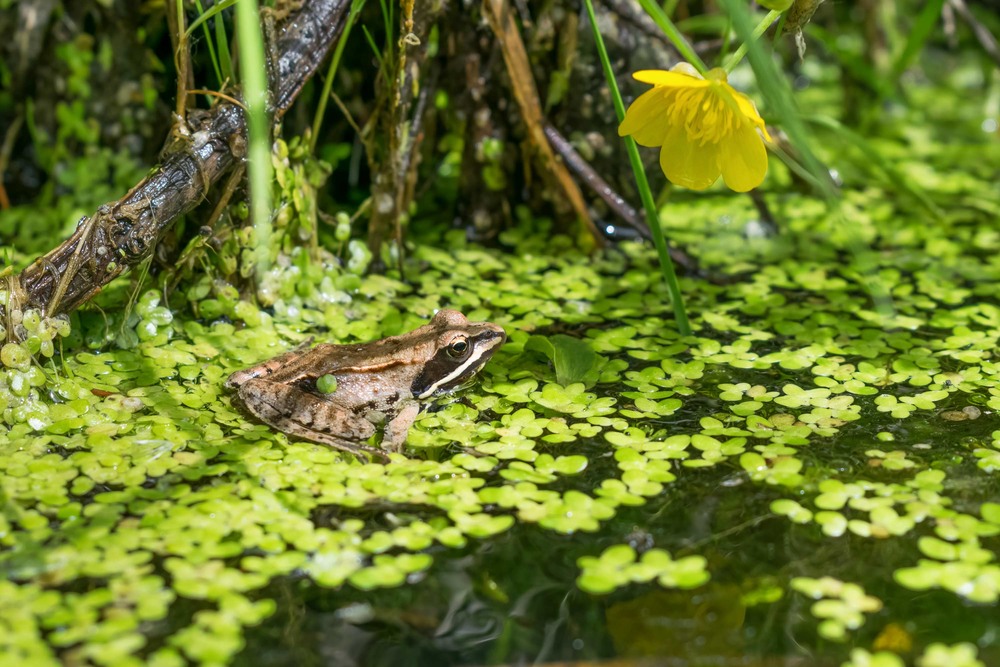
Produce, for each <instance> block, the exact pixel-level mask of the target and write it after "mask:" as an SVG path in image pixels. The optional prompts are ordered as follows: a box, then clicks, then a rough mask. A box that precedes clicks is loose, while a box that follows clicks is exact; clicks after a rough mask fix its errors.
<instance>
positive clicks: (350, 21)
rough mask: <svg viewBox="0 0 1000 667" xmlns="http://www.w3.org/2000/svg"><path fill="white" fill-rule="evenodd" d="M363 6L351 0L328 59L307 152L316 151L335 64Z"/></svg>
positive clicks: (361, 0) (361, 3) (361, 1)
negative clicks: (347, 14) (335, 43)
mask: <svg viewBox="0 0 1000 667" xmlns="http://www.w3.org/2000/svg"><path fill="white" fill-rule="evenodd" d="M364 6H365V0H353V2H351V13H350V16H348V17H347V25H345V26H344V32H343V34H341V35H340V39H339V40H338V41H337V46H336V47H335V48H334V51H333V58H331V59H330V68H329V69H328V70H327V72H326V81H324V82H323V93H322V94H321V95H320V96H319V104H317V105H316V113H315V114H314V115H313V122H312V136H311V137H310V138H309V152H310V153H314V152H315V151H316V141H317V139H318V138H319V130H320V128H321V127H322V126H323V116H324V115H325V114H326V102H327V100H329V99H330V90H331V88H332V87H333V79H334V76H336V74H337V66H338V65H340V57H341V55H342V54H343V53H344V46H345V45H346V44H347V38H348V37H349V36H350V34H351V26H353V25H354V22H355V21H356V20H357V17H358V13H359V12H360V11H361V9H362V8H363V7H364Z"/></svg>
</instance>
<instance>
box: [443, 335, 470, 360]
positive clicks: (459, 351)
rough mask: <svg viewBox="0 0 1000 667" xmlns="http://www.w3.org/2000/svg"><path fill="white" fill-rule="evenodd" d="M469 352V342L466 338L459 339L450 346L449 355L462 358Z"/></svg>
mask: <svg viewBox="0 0 1000 667" xmlns="http://www.w3.org/2000/svg"><path fill="white" fill-rule="evenodd" d="M468 351H469V342H468V341H467V340H465V339H464V338H459V339H457V340H455V341H453V342H452V344H451V345H449V346H448V354H450V355H451V356H453V357H460V356H462V355H463V354H465V353H466V352H468Z"/></svg>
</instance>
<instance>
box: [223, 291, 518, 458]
mask: <svg viewBox="0 0 1000 667" xmlns="http://www.w3.org/2000/svg"><path fill="white" fill-rule="evenodd" d="M506 340H507V335H506V333H505V332H504V330H503V328H502V327H500V326H498V325H496V324H493V323H492V322H470V321H469V320H468V319H467V318H466V317H465V315H463V314H462V313H461V312H459V311H457V310H452V309H447V308H446V309H442V310H439V311H438V312H437V313H436V314H435V315H434V316H433V318H432V319H431V320H430V322H428V323H427V324H425V325H423V326H421V327H418V328H417V329H414V330H413V331H410V332H409V333H404V334H401V335H398V336H390V337H389V338H383V339H381V340H376V341H373V342H370V343H362V344H348V345H343V344H333V343H321V344H319V345H316V346H315V347H310V346H311V344H312V339H309V340H307V341H306V342H305V343H303V344H302V345H300V346H299V347H297V348H295V349H293V350H291V351H289V352H285V353H284V354H280V355H278V356H276V357H274V358H272V359H269V360H267V361H264V362H262V363H260V364H257V365H255V366H251V367H250V368H246V369H243V370H240V371H236V372H235V373H233V374H232V375H230V376H229V378H228V379H227V380H226V382H225V386H226V388H227V389H230V390H232V391H234V392H235V398H236V399H237V401H238V403H240V404H242V407H244V408H245V409H246V410H247V411H248V412H249V413H250V414H251V415H252V416H254V417H256V418H257V419H259V420H260V421H262V422H264V423H265V424H267V425H269V426H271V427H273V428H275V429H277V430H279V431H281V432H283V433H285V434H286V435H291V436H296V437H299V438H303V439H305V440H310V441H312V442H316V443H319V444H323V445H328V446H330V447H333V448H335V449H338V450H341V451H345V452H349V453H352V454H355V455H356V456H358V457H359V458H364V456H365V455H368V456H371V457H373V458H375V459H378V460H387V454H386V452H390V453H393V452H395V453H399V452H401V451H402V449H403V446H404V444H405V442H406V438H407V435H408V433H409V430H410V426H412V425H413V422H414V421H415V420H416V418H417V415H418V414H419V413H420V410H421V407H422V406H423V405H425V404H426V403H427V402H428V401H429V399H431V398H432V397H434V396H437V395H439V394H444V393H446V392H449V391H452V390H454V389H457V388H459V387H461V386H463V385H464V384H466V383H467V382H468V381H469V380H471V379H472V377H473V376H474V375H475V374H476V373H477V372H478V371H479V370H480V369H482V367H483V366H484V365H485V364H486V362H488V361H489V360H490V358H492V357H493V355H494V353H495V352H496V351H497V350H498V349H500V346H502V345H503V344H504V342H505V341H506ZM380 429H381V430H382V440H381V443H380V444H379V446H378V447H372V446H369V445H367V444H365V443H366V442H367V441H368V440H369V439H370V438H371V437H372V436H373V435H375V434H376V433H377V432H378V431H379V430H380Z"/></svg>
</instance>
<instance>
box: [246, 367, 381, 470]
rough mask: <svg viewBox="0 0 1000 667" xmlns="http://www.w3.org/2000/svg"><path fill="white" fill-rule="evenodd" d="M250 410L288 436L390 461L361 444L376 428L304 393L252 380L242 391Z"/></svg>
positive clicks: (273, 383)
mask: <svg viewBox="0 0 1000 667" xmlns="http://www.w3.org/2000/svg"><path fill="white" fill-rule="evenodd" d="M239 397H240V399H241V400H242V401H243V404H244V405H245V406H246V407H247V409H248V410H249V411H250V412H252V413H253V414H254V415H256V416H257V418H258V419H260V420H261V421H263V422H264V423H266V424H268V425H270V426H273V427H274V428H276V429H278V430H279V431H282V432H284V433H286V434H288V435H294V436H298V437H300V438H303V439H305V440H311V441H313V442H317V443H319V444H322V445H327V446H329V447H333V448H334V449H339V450H341V451H345V452H350V453H352V454H354V455H355V456H358V457H361V456H362V455H365V454H367V455H368V456H370V457H372V458H373V459H378V460H382V461H384V460H387V456H386V454H385V452H383V451H382V450H380V449H376V448H374V447H369V446H367V445H363V444H361V442H362V441H364V440H367V439H368V438H370V437H371V436H372V435H374V433H375V426H374V425H373V424H372V423H371V422H369V421H367V420H365V419H363V418H360V417H356V416H352V415H350V414H347V413H343V412H340V411H338V410H337V408H336V404H334V403H331V402H330V401H324V400H323V399H321V398H319V397H317V396H314V395H313V394H310V393H308V392H305V391H302V390H301V389H299V388H297V387H294V386H290V385H285V384H280V383H276V382H268V381H267V380H249V381H247V382H245V383H244V384H243V385H242V386H241V387H240V391H239Z"/></svg>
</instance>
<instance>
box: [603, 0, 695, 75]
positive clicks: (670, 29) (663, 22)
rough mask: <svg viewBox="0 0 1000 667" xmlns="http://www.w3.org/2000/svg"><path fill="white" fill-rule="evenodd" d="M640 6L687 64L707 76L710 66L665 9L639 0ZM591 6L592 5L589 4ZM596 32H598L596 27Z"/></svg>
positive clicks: (653, 2) (650, 2)
mask: <svg viewBox="0 0 1000 667" xmlns="http://www.w3.org/2000/svg"><path fill="white" fill-rule="evenodd" d="M639 4H640V5H642V8H643V9H644V10H645V11H646V13H647V14H649V18H651V19H653V22H654V23H656V25H658V26H659V27H660V30H662V31H663V34H664V35H666V36H667V39H669V40H670V43H671V44H673V45H674V48H675V49H677V51H678V52H679V53H680V54H681V56H682V57H683V58H684V59H685V60H687V62H689V63H690V64H692V65H694V68H695V69H696V70H698V73H699V74H701V75H702V76H705V73H706V72H708V65H706V64H705V61H704V60H702V59H701V56H699V55H698V53H697V52H696V51H695V50H694V47H692V46H691V44H690V43H688V41H687V39H685V38H684V35H682V34H681V31H680V30H678V29H677V26H675V25H674V22H673V21H671V20H670V17H669V16H667V13H666V12H664V11H663V8H662V7H660V5H659V4H657V3H656V2H655V0H639ZM589 6H590V3H588V7H589ZM594 30H595V31H596V30H597V27H596V26H595V27H594Z"/></svg>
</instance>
